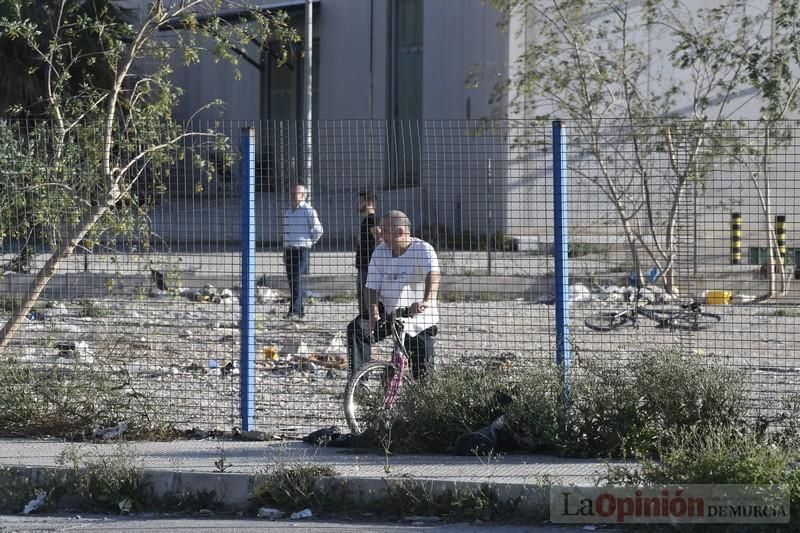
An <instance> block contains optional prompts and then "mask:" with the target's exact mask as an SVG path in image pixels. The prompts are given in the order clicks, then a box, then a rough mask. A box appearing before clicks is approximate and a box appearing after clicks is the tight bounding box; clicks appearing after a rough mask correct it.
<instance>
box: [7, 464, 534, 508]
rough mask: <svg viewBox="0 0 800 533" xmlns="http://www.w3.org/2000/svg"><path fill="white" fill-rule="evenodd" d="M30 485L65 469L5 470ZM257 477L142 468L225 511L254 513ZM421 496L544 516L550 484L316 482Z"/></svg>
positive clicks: (327, 494)
mask: <svg viewBox="0 0 800 533" xmlns="http://www.w3.org/2000/svg"><path fill="white" fill-rule="evenodd" d="M5 469H6V470H7V471H10V472H16V474H17V475H18V476H19V477H21V478H25V479H28V480H30V481H31V483H32V484H33V485H34V486H35V487H41V488H46V487H47V486H48V484H51V483H52V480H53V479H54V478H59V477H60V475H59V474H68V473H69V472H71V471H72V470H71V469H69V468H52V467H26V466H17V467H5ZM259 478H260V476H259V475H255V474H244V473H206V472H176V471H165V470H145V471H143V480H144V482H145V483H146V484H148V485H149V488H150V490H152V495H153V496H154V497H156V498H159V499H164V498H166V499H169V498H178V499H183V498H186V497H192V496H196V495H198V494H206V495H210V494H215V495H216V497H217V499H218V500H219V501H220V502H221V503H222V505H223V506H224V510H225V511H226V512H232V513H235V512H243V511H248V510H253V502H252V496H253V489H254V487H256V486H257V483H258V482H259ZM417 492H421V493H423V494H429V495H431V497H442V496H447V494H448V493H449V494H454V495H469V494H477V493H479V492H480V493H482V494H484V495H489V494H491V495H493V496H494V497H495V498H496V501H497V502H498V503H501V504H511V505H513V506H514V507H515V509H517V510H520V511H524V512H536V513H539V512H542V513H543V512H546V510H547V508H548V505H549V486H548V485H546V484H541V485H535V484H529V483H493V482H486V481H483V482H475V481H469V480H464V481H446V480H440V479H435V478H414V477H381V478H374V477H349V476H338V475H336V476H330V477H320V478H318V479H317V482H316V490H315V494H316V495H317V496H319V497H320V498H322V499H329V500H330V501H341V502H342V504H343V506H344V505H352V506H359V505H368V504H374V503H376V502H380V501H381V500H385V499H387V498H391V497H393V496H394V497H399V498H403V497H404V496H406V495H410V494H414V493H417ZM70 505H74V497H72V496H71V495H65V496H64V497H63V498H62V501H61V505H60V506H63V507H70Z"/></svg>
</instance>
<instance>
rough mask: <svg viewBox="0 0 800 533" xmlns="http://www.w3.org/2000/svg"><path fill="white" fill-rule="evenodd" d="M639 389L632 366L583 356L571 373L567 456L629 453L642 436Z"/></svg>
mask: <svg viewBox="0 0 800 533" xmlns="http://www.w3.org/2000/svg"><path fill="white" fill-rule="evenodd" d="M640 400H641V397H640V395H639V391H638V390H637V387H636V380H635V375H634V373H633V371H632V368H631V366H630V365H626V364H619V363H618V362H616V361H613V362H612V361H608V360H607V359H602V358H597V357H582V358H581V359H580V360H579V362H578V363H577V364H575V366H574V367H573V369H572V372H571V376H570V401H571V405H570V411H569V416H568V424H567V426H566V428H565V430H564V432H563V434H562V435H561V436H560V444H561V446H562V449H563V451H564V453H566V454H567V455H579V456H592V457H612V456H618V455H625V453H626V450H628V449H629V448H630V446H631V441H633V440H638V439H639V438H641V435H640V433H641V429H642V426H643V424H642V420H641V418H640V411H639V408H640Z"/></svg>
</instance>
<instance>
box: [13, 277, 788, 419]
mask: <svg viewBox="0 0 800 533" xmlns="http://www.w3.org/2000/svg"><path fill="white" fill-rule="evenodd" d="M205 293H206V294H205V295H204V294H203V291H197V290H195V291H182V292H181V293H179V292H176V291H171V292H160V291H153V290H151V291H149V292H144V293H143V292H142V291H138V292H136V291H134V292H131V293H130V294H128V295H115V296H108V297H105V298H92V299H91V300H87V299H82V300H81V299H74V300H69V299H62V300H58V301H53V302H49V303H43V305H40V306H39V307H37V309H38V310H39V313H40V314H39V315H35V316H31V317H30V318H31V319H30V320H28V321H27V323H26V324H25V327H24V330H23V333H22V334H21V335H20V337H19V339H18V340H17V342H16V343H15V345H14V348H13V352H12V353H14V354H15V356H14V359H15V361H16V364H27V365H33V366H34V367H40V368H44V367H52V365H58V366H59V367H60V368H62V369H63V370H64V371H65V372H68V373H69V372H80V371H81V370H82V369H86V368H92V369H95V370H104V371H108V372H111V373H113V374H114V375H115V376H124V377H125V380H126V383H127V384H126V386H125V389H124V392H125V393H126V394H128V395H130V396H131V397H133V398H138V399H140V400H138V401H141V402H142V403H147V404H148V405H149V406H150V408H154V409H155V410H156V411H157V413H158V415H159V416H160V417H161V419H162V420H164V421H168V422H169V423H170V424H173V425H175V426H176V427H178V428H181V429H188V428H191V427H199V428H202V429H215V428H219V429H231V428H232V427H238V426H240V425H241V422H240V418H239V402H240V399H239V381H240V374H239V358H240V355H239V343H240V331H239V328H238V320H239V304H238V299H237V297H236V290H235V288H234V289H233V290H231V291H229V292H228V291H225V292H224V293H223V291H222V290H221V289H214V288H209V289H207V290H206V291H205ZM540 300H542V298H527V297H516V298H509V299H505V300H493V299H489V298H486V297H482V298H481V299H479V300H473V301H465V300H458V301H449V299H448V298H445V299H444V300H443V301H441V302H440V313H441V317H442V318H441V327H440V328H439V332H440V333H439V335H438V336H437V338H436V352H437V361H436V362H437V365H438V366H443V365H448V364H460V365H482V364H493V363H498V362H502V364H500V366H503V365H506V364H508V363H509V362H510V364H511V365H512V367H511V368H512V369H513V368H514V367H521V366H524V365H525V364H526V363H528V362H530V361H532V360H534V359H550V360H552V359H553V357H554V346H555V334H554V322H555V315H554V313H555V309H554V307H553V306H552V305H549V304H548V303H540ZM259 301H260V303H258V304H257V306H256V326H257V331H256V354H255V355H256V366H255V380H256V389H255V397H256V400H255V406H256V407H255V423H256V428H257V429H260V430H263V431H267V432H273V433H277V434H285V435H300V434H305V433H307V432H308V431H309V430H312V429H316V428H319V427H321V426H323V425H329V424H338V425H340V426H341V425H344V421H343V415H342V407H341V396H342V392H343V390H344V387H345V381H346V377H347V372H346V370H345V369H346V357H347V356H346V347H345V339H344V332H345V328H346V325H347V323H348V322H349V321H350V320H351V319H352V318H353V316H354V315H355V302H354V301H353V300H352V299H350V298H348V297H347V296H346V295H343V296H341V297H338V298H331V299H317V300H316V301H313V300H312V303H311V304H310V305H309V306H308V311H307V316H308V319H307V320H306V321H305V322H290V321H288V320H286V319H284V318H283V314H284V313H285V311H286V304H285V296H284V295H282V294H281V293H280V291H273V290H269V289H263V290H262V292H261V293H260V294H259ZM620 305H622V304H620V303H612V302H609V301H607V299H605V296H603V295H598V294H594V293H593V294H592V299H591V300H590V301H586V302H574V303H573V304H572V305H571V308H570V317H571V321H570V323H571V329H570V334H571V339H572V353H573V357H575V358H580V357H582V356H584V354H591V353H597V354H604V355H607V356H608V357H612V358H616V359H617V360H618V361H620V362H621V363H622V364H624V360H625V359H626V357H630V356H632V355H633V354H635V353H636V352H637V351H644V350H650V349H652V348H653V347H654V346H680V347H683V348H684V349H686V350H689V351H694V352H695V353H700V354H703V355H704V356H706V357H708V358H709V361H710V362H713V364H722V365H726V366H732V367H735V368H736V369H737V370H740V371H741V372H742V373H743V377H744V378H745V379H746V383H748V384H749V385H750V386H751V387H750V388H751V390H752V395H753V397H754V398H756V399H758V400H759V401H761V402H765V403H767V404H768V403H770V402H775V401H777V400H780V399H781V398H786V397H788V396H789V395H791V394H795V393H797V392H798V391H799V390H800V363H798V359H797V357H796V352H797V348H798V344H799V343H800V333H798V327H797V326H798V321H800V310H795V308H794V307H791V306H775V305H763V306H757V305H725V306H709V309H710V310H713V311H714V312H717V313H720V314H721V315H722V316H723V318H722V321H721V322H720V323H719V324H717V325H716V326H715V327H713V328H711V329H709V330H707V331H700V332H675V331H669V330H664V329H659V328H656V327H655V323H653V322H651V321H648V320H646V319H642V322H641V324H640V327H638V328H632V327H631V328H624V329H622V330H619V331H615V332H606V333H602V332H596V331H593V330H590V329H589V328H587V327H586V326H585V325H584V319H585V318H586V317H587V316H588V315H589V314H591V313H593V312H596V311H598V310H601V309H612V308H614V309H616V308H619V306H620ZM386 350H387V347H385V346H384V347H382V348H381V349H379V350H377V354H376V356H377V357H380V356H381V353H383V354H384V355H385V352H386Z"/></svg>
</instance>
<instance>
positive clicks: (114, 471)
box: [53, 446, 152, 513]
mask: <svg viewBox="0 0 800 533" xmlns="http://www.w3.org/2000/svg"><path fill="white" fill-rule="evenodd" d="M115 452H116V453H114V454H112V455H98V456H95V457H92V458H91V459H90V460H86V459H85V458H84V457H83V456H82V455H81V450H80V449H79V448H75V447H70V448H67V449H66V450H65V451H64V452H62V453H61V455H60V456H59V459H58V462H59V463H60V465H61V466H64V467H67V469H66V470H64V471H63V472H64V474H63V477H62V479H61V482H60V483H59V485H58V486H56V488H55V489H54V490H53V494H54V495H59V494H62V495H69V496H75V497H77V498H78V499H79V505H80V508H81V509H83V510H87V511H94V512H116V513H129V512H132V511H136V510H142V509H144V508H146V507H147V505H148V504H150V503H151V501H152V491H151V490H150V488H151V487H150V484H149V483H147V482H145V480H144V471H143V468H142V466H141V465H139V464H137V461H136V458H135V456H134V454H133V451H132V450H131V449H130V448H128V447H127V446H120V447H118V448H117V449H116V450H115Z"/></svg>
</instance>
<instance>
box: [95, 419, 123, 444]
mask: <svg viewBox="0 0 800 533" xmlns="http://www.w3.org/2000/svg"><path fill="white" fill-rule="evenodd" d="M126 431H128V423H127V422H120V423H119V424H117V425H116V426H114V427H110V428H102V427H100V426H95V427H94V436H95V437H97V438H99V439H103V440H106V439H116V438H118V437H120V436H122V434H123V433H125V432H126Z"/></svg>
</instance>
